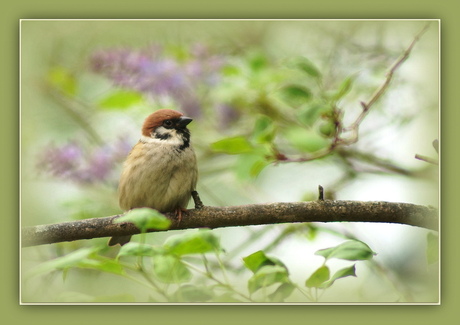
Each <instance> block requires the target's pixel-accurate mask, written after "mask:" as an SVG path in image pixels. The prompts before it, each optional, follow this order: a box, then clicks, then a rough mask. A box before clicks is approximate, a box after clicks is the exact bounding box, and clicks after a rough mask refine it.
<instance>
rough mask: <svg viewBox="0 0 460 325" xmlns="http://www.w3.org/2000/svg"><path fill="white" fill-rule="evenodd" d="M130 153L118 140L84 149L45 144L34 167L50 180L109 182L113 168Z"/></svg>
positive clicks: (129, 147) (80, 182) (124, 142)
mask: <svg viewBox="0 0 460 325" xmlns="http://www.w3.org/2000/svg"><path fill="white" fill-rule="evenodd" d="M130 150H131V145H128V144H127V141H126V140H125V139H122V138H120V139H119V140H118V141H117V142H116V143H114V144H113V145H111V146H108V145H106V146H102V147H97V148H94V149H93V150H89V151H88V150H84V149H83V148H82V147H81V145H80V144H78V143H77V142H76V141H73V142H70V143H68V144H66V145H63V146H56V145H54V144H52V145H48V147H47V148H46V149H45V150H44V151H43V154H41V155H40V156H39V157H38V164H37V167H38V168H39V169H40V170H42V171H44V172H47V173H49V174H50V175H52V176H53V177H57V178H62V179H67V180H71V181H74V182H76V183H78V184H94V183H98V182H109V181H112V180H114V179H115V178H114V177H116V178H118V175H113V171H114V167H115V166H116V165H117V164H120V163H121V162H122V161H123V160H124V159H125V158H126V156H127V155H128V153H129V151H130Z"/></svg>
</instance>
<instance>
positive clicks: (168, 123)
mask: <svg viewBox="0 0 460 325" xmlns="http://www.w3.org/2000/svg"><path fill="white" fill-rule="evenodd" d="M163 125H164V126H166V127H171V126H172V125H173V121H171V120H165V121H164V122H163Z"/></svg>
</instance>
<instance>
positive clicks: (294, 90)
mask: <svg viewBox="0 0 460 325" xmlns="http://www.w3.org/2000/svg"><path fill="white" fill-rule="evenodd" d="M280 92H281V97H282V98H283V99H284V100H285V101H286V103H287V104H289V105H291V106H294V107H298V106H300V105H302V104H305V103H307V102H308V101H309V100H310V99H311V98H312V93H311V91H310V89H308V88H306V87H304V86H301V85H288V86H285V87H283V88H281V90H280Z"/></svg>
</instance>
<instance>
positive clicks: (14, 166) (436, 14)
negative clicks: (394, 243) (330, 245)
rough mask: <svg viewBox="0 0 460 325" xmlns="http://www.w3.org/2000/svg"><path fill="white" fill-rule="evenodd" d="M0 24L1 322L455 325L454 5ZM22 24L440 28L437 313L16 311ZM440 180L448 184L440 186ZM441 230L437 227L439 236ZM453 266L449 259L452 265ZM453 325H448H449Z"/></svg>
mask: <svg viewBox="0 0 460 325" xmlns="http://www.w3.org/2000/svg"><path fill="white" fill-rule="evenodd" d="M0 15H1V19H0V21H1V24H2V29H1V39H2V45H3V47H2V48H3V50H2V51H1V56H2V60H0V62H1V64H2V67H3V69H2V70H1V71H2V74H1V78H2V82H1V85H2V86H1V88H2V93H1V94H2V100H3V108H2V110H1V114H2V117H1V119H0V121H1V123H2V127H1V128H0V132H1V139H2V152H3V155H2V157H3V159H2V160H1V161H2V168H1V170H2V174H1V175H2V177H1V179H2V182H1V183H2V201H1V202H2V203H3V204H2V207H3V213H4V217H3V221H4V224H3V227H2V230H3V235H2V237H1V238H2V244H3V245H2V247H3V253H4V259H3V261H4V263H3V265H2V269H3V272H2V277H1V279H2V286H1V288H2V290H1V293H2V300H1V305H0V306H1V307H0V308H1V311H2V313H1V315H2V319H4V320H5V322H7V323H13V324H34V325H41V324H77V323H78V324H82V323H83V324H101V323H104V324H129V323H131V324H132V323H137V322H139V323H141V322H149V323H150V322H152V323H155V324H162V325H163V324H219V325H223V324H301V323H302V324H308V323H321V324H368V323H371V324H387V323H389V324H433V323H440V324H450V323H452V324H453V323H454V322H455V316H456V315H457V319H458V307H457V304H456V303H457V302H458V296H459V295H458V294H457V292H458V289H457V290H456V288H459V287H460V286H459V283H458V276H457V275H456V274H457V272H455V270H458V269H459V261H458V252H457V251H456V250H455V247H456V246H457V245H456V244H457V243H456V242H455V241H456V238H457V236H456V234H455V233H454V232H456V231H457V229H460V227H459V225H458V223H459V221H458V220H459V218H457V217H456V214H454V211H453V209H454V204H453V203H452V200H449V201H450V202H448V200H446V199H445V198H446V197H449V196H450V194H451V193H452V194H453V193H455V188H456V187H455V185H456V180H457V179H458V177H457V175H455V172H454V168H455V167H454V162H455V158H456V157H455V156H454V157H453V158H451V157H450V155H452V154H455V155H456V153H455V151H454V149H455V148H457V147H458V145H456V144H454V141H452V139H453V138H454V135H453V132H452V130H453V129H454V126H453V123H456V121H457V120H458V115H459V113H458V112H459V110H458V108H457V107H456V105H455V104H454V98H453V96H454V94H455V91H458V90H454V89H453V88H454V86H456V83H455V80H454V78H456V75H455V71H458V65H459V63H458V61H459V60H458V58H457V56H458V54H457V53H458V52H459V51H458V47H459V44H458V36H457V31H458V30H460V29H459V22H458V17H457V16H458V4H455V3H453V2H452V1H447V0H438V1H428V0H422V1H420V0H418V1H417V0H406V1H400V0H399V1H394V0H388V1H386V2H385V3H383V2H372V1H369V2H367V1H362V0H361V1H357V0H352V1H343V0H342V1H340V0H324V1H321V2H310V1H299V0H284V1H279V2H277V1H273V2H267V1H262V0H256V1H251V0H246V1H244V0H233V1H232V2H218V1H212V0H201V1H193V0H192V1H175V0H170V1H150V2H145V1H130V2H126V1H120V0H112V1H110V2H108V1H101V2H99V3H95V2H94V0H93V1H87V0H80V1H75V2H64V1H55V0H43V1H40V2H34V1H21V0H20V1H15V2H13V3H9V4H7V5H5V8H3V10H2V12H1V13H0ZM24 18H30V19H32V18H38V19H40V18H75V19H77V18H200V19H201V18H286V19H307V18H315V19H320V18H330V19H332V18H362V19H371V18H372V19H374V18H379V19H385V18H414V19H441V35H442V44H441V49H442V60H441V62H442V79H441V82H442V115H441V119H442V132H441V134H442V137H441V144H442V145H441V148H442V182H441V184H442V193H444V196H443V198H442V200H441V202H442V206H441V208H442V216H443V228H442V261H443V265H442V266H443V267H442V291H441V302H442V304H441V306H355V305H354V306H344V305H341V306H21V305H19V271H18V265H19V261H18V254H19V247H18V230H19V223H18V220H19V218H18V211H19V208H18V207H19V185H18V177H19V168H18V167H19V150H18V148H19V134H18V126H19V114H18V112H19V108H18V104H19V99H18V98H19V96H18V84H19V73H18V67H19V65H18V63H19V43H18V40H19V19H24ZM446 175H448V177H446ZM446 225H447V226H446ZM454 256H455V257H457V259H454ZM457 321H458V320H457Z"/></svg>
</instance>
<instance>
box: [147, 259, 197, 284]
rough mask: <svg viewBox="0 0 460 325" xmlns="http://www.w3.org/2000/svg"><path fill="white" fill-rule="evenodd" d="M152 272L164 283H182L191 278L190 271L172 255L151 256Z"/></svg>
mask: <svg viewBox="0 0 460 325" xmlns="http://www.w3.org/2000/svg"><path fill="white" fill-rule="evenodd" d="M153 272H154V273H155V275H156V276H157V277H158V279H159V280H160V281H162V282H165V283H182V282H187V281H189V280H190V279H191V278H192V273H191V272H190V271H189V269H188V268H187V267H186V266H185V265H184V263H182V261H181V260H180V259H179V258H178V257H176V256H173V255H156V256H154V257H153Z"/></svg>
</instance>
